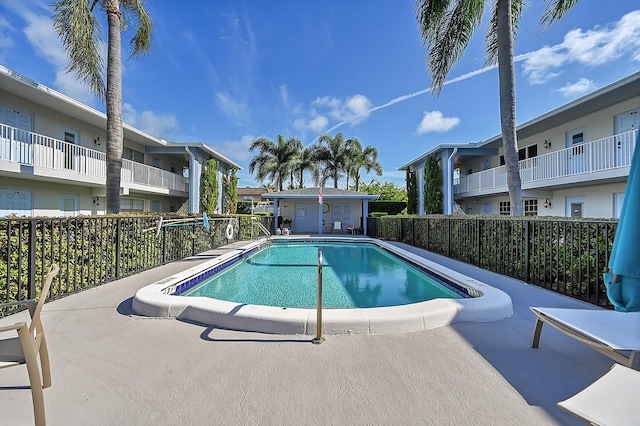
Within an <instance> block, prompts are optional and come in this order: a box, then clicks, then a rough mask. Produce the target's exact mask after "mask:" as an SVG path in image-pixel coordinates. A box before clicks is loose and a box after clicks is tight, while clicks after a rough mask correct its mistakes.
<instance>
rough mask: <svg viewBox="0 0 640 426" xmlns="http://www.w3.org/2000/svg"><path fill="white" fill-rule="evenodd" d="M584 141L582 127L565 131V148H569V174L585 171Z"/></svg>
mask: <svg viewBox="0 0 640 426" xmlns="http://www.w3.org/2000/svg"><path fill="white" fill-rule="evenodd" d="M585 142H586V138H585V133H584V127H581V128H579V129H574V130H572V131H570V132H567V148H569V152H568V155H569V157H568V165H567V168H568V172H569V174H571V175H572V174H577V173H584V172H586V171H587V167H586V164H585V161H586V155H585V152H584V148H585V146H584V143H585Z"/></svg>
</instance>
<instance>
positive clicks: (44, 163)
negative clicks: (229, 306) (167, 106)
mask: <svg viewBox="0 0 640 426" xmlns="http://www.w3.org/2000/svg"><path fill="white" fill-rule="evenodd" d="M106 158H107V157H106V154H105V153H104V152H101V151H97V150H95V149H89V148H85V147H82V146H78V145H75V144H73V143H69V142H64V141H61V140H59V139H54V138H51V137H49V136H44V135H40V134H37V133H33V132H27V131H24V130H19V129H16V128H15V127H10V126H7V125H5V124H0V162H1V161H9V162H12V163H19V164H24V165H29V166H35V167H44V168H48V169H52V170H60V171H64V172H68V173H74V174H77V175H78V179H81V177H82V176H92V177H97V178H102V179H106V170H107V167H106ZM121 181H122V183H132V184H138V185H143V186H148V187H151V188H162V189H169V190H176V191H183V192H188V185H187V179H186V178H185V177H184V176H182V175H178V174H176V173H171V172H169V171H167V170H162V169H159V168H157V167H151V166H148V165H146V164H141V163H137V162H135V161H131V160H122V173H121Z"/></svg>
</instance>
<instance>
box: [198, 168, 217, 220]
mask: <svg viewBox="0 0 640 426" xmlns="http://www.w3.org/2000/svg"><path fill="white" fill-rule="evenodd" d="M217 206H218V162H217V161H216V160H214V159H210V160H209V161H207V164H206V166H205V168H204V170H203V171H202V183H201V185H200V209H201V210H202V211H203V212H206V213H207V214H209V215H211V214H213V213H215V212H216V208H217Z"/></svg>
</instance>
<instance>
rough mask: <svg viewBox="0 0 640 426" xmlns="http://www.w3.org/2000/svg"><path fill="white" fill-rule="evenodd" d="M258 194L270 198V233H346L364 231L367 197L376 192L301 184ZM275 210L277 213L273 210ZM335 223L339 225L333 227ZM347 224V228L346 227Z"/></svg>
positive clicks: (372, 198) (367, 213)
mask: <svg viewBox="0 0 640 426" xmlns="http://www.w3.org/2000/svg"><path fill="white" fill-rule="evenodd" d="M262 198H265V199H270V200H273V211H274V215H275V216H276V217H277V220H275V221H274V229H273V230H272V231H273V233H274V234H278V233H279V232H278V229H280V233H282V232H284V231H283V230H284V229H288V231H287V232H291V233H294V234H301V233H306V234H318V235H322V234H326V233H333V232H338V233H346V232H347V231H349V232H350V233H352V234H357V233H361V234H366V233H367V223H366V222H367V221H366V220H364V218H366V217H367V216H368V215H369V200H376V199H378V198H380V195H370V194H366V193H364V192H356V191H347V190H344V189H335V188H302V189H292V190H290V191H280V192H270V193H265V194H262ZM276 212H277V213H276ZM336 223H339V224H340V229H336V226H335V225H336ZM347 228H349V229H348V230H347Z"/></svg>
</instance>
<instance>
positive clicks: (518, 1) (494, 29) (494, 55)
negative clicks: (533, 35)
mask: <svg viewBox="0 0 640 426" xmlns="http://www.w3.org/2000/svg"><path fill="white" fill-rule="evenodd" d="M523 7H524V2H523V1H522V0H512V1H511V26H512V29H513V39H514V40H515V39H516V36H517V35H518V27H519V25H520V18H521V17H522V8H523ZM497 11H498V0H495V3H494V7H493V10H492V13H491V20H490V21H489V26H488V27H487V34H486V36H485V42H486V46H487V47H486V54H487V60H486V62H485V66H493V65H495V64H496V62H497V60H498V16H497Z"/></svg>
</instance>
